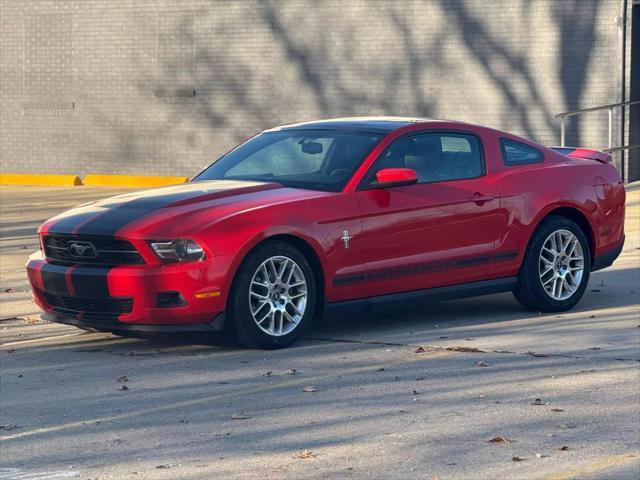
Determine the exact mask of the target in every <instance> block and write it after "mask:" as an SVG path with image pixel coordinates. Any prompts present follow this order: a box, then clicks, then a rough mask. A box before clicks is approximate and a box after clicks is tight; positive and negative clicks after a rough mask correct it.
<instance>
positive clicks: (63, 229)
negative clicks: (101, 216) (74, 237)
mask: <svg viewBox="0 0 640 480" xmlns="http://www.w3.org/2000/svg"><path fill="white" fill-rule="evenodd" d="M96 215H97V213H96V212H95V211H89V212H78V213H75V214H73V215H67V216H64V217H62V218H61V219H60V220H56V221H55V223H54V224H53V225H52V226H51V227H50V228H49V231H50V232H51V233H72V231H73V229H74V228H76V227H78V226H79V225H82V224H83V223H84V222H87V221H89V220H90V219H92V218H93V217H95V216H96Z"/></svg>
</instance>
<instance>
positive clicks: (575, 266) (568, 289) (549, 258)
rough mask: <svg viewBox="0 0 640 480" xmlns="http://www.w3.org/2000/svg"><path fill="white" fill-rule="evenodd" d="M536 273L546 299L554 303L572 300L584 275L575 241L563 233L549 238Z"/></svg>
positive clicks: (581, 254) (574, 237) (577, 242)
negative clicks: (550, 299) (548, 297)
mask: <svg viewBox="0 0 640 480" xmlns="http://www.w3.org/2000/svg"><path fill="white" fill-rule="evenodd" d="M538 272H539V275H540V282H541V283H542V287H543V288H544V291H545V292H546V293H547V295H549V296H550V297H551V298H553V299H554V300H566V299H568V298H569V297H571V296H572V295H573V294H574V293H575V292H576V290H578V287H579V286H580V282H581V281H582V274H583V272H584V253H583V251H582V245H581V244H580V240H578V237H576V236H575V235H574V234H573V233H572V232H570V231H569V230H564V229H562V230H556V231H555V232H553V233H552V234H551V235H549V236H548V237H547V239H546V240H545V241H544V243H543V244H542V250H541V252H540V260H539V262H538Z"/></svg>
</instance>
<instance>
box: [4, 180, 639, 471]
mask: <svg viewBox="0 0 640 480" xmlns="http://www.w3.org/2000/svg"><path fill="white" fill-rule="evenodd" d="M115 193H116V191H115V190H113V189H97V188H93V189H91V188H86V187H76V188H74V189H64V188H33V189H31V188H28V187H2V188H0V194H1V195H2V198H1V204H2V207H1V208H2V226H1V227H0V231H1V232H2V240H1V242H0V249H1V252H0V261H1V268H0V280H1V283H2V288H1V290H0V306H1V308H2V312H1V315H0V317H1V318H2V321H0V341H1V343H2V346H1V347H0V368H1V377H0V479H15V480H17V479H19V478H20V479H27V478H38V479H45V478H67V477H68V478H83V479H95V478H100V479H107V478H114V479H130V478H140V479H178V478H203V479H208V478H238V479H240V478H242V479H253V478H256V479H258V478H259V479H269V478H273V479H282V478H299V477H302V476H304V477H305V478H312V479H313V478H336V479H343V478H354V479H369V478H399V479H407V478H408V479H414V478H415V479H432V478H438V479H442V480H444V479H450V478H461V479H467V478H474V479H476V478H478V479H485V478H486V479H493V478H508V479H521V478H522V479H529V478H531V479H538V478H540V479H543V478H546V479H569V478H580V479H586V480H588V479H595V478H598V479H609V478H610V479H622V480H625V479H636V480H637V479H638V478H640V328H639V327H640V307H639V306H638V301H639V299H640V185H639V184H636V185H634V186H631V187H630V188H629V192H628V202H627V204H628V207H627V243H626V245H625V249H624V251H623V254H622V255H621V257H620V259H619V260H618V261H617V262H616V264H615V265H614V266H613V267H610V268H608V269H606V270H603V271H600V272H596V273H594V274H593V276H592V278H591V281H590V284H589V287H588V289H587V293H586V295H585V297H584V299H583V300H582V301H581V302H580V303H579V304H578V306H577V308H576V309H574V310H572V311H570V312H566V313H563V314H559V315H538V314H536V313H531V312H528V311H525V310H523V309H522V308H521V307H520V306H519V305H518V304H517V303H516V302H515V300H514V299H513V298H512V296H511V295H510V294H500V295H492V296H487V297H479V298H472V299H466V300H460V301H451V302H444V303H438V304H428V303H416V304H412V305H406V306H405V307H403V308H401V309H398V308H395V309H394V308H386V309H384V310H382V309H381V310H376V311H375V312H371V313H364V312H363V313H358V314H354V313H350V314H348V315H347V314H343V315H335V316H333V317H331V318H329V319H328V321H327V322H326V323H324V324H323V325H319V326H318V327H317V328H316V329H315V330H313V331H311V332H310V333H309V335H308V337H307V338H306V339H305V340H304V341H302V342H300V343H298V344H297V345H295V346H294V347H292V348H290V349H286V350H280V351H270V352H267V351H257V350H241V349H238V348H235V347H230V346H224V345H218V344H216V341H215V340H212V341H203V339H201V338H193V337H191V338H189V337H180V338H176V339H173V340H172V341H168V340H158V339H154V340H149V339H131V338H129V339H127V338H119V337H115V336H113V335H110V334H102V333H86V332H82V331H80V330H77V329H74V328H73V327H68V326H62V325H56V324H49V323H44V322H42V321H40V320H39V319H38V317H37V310H36V308H34V305H33V304H32V303H31V302H30V301H29V294H28V288H27V284H26V279H25V276H24V269H23V263H24V260H25V258H26V256H27V255H28V253H30V252H31V250H33V249H35V248H36V245H37V241H36V240H35V237H34V236H33V235H34V232H35V226H36V225H37V224H38V223H39V222H40V221H42V220H44V219H45V218H46V217H47V216H50V215H51V214H53V213H55V212H57V211H59V210H61V209H63V208H64V207H66V206H71V205H74V204H77V203H82V202H85V201H88V200H89V199H91V198H97V197H100V196H110V195H113V194H115ZM6 289H10V290H11V291H10V292H6V293H5V290H6ZM309 387H313V388H309ZM492 439H494V441H492V442H490V441H489V440H492ZM495 439H498V440H495ZM500 440H501V441H500ZM565 447H566V448H565ZM514 459H515V460H514Z"/></svg>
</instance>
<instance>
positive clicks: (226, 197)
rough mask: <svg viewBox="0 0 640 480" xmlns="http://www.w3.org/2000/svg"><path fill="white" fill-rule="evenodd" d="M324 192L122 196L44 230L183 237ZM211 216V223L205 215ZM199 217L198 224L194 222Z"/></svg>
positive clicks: (248, 187)
mask: <svg viewBox="0 0 640 480" xmlns="http://www.w3.org/2000/svg"><path fill="white" fill-rule="evenodd" d="M321 194H323V192H316V191H310V190H302V189H295V188H285V187H284V186H282V185H281V184H279V183H274V182H255V181H236V180H212V181H200V182H190V183H186V184H183V185H176V186H171V187H163V188H157V189H153V190H145V191H140V192H134V193H128V194H124V195H118V196H115V197H111V198H108V199H105V200H100V201H97V202H92V203H89V204H85V205H80V206H79V207H76V208H73V209H71V210H68V211H66V212H64V213H62V214H60V215H58V216H56V217H53V218H51V219H50V220H48V221H47V222H45V223H44V224H43V225H42V226H41V227H40V232H41V233H59V234H67V235H68V234H77V235H107V236H114V235H117V236H129V237H134V238H135V237H139V238H144V237H148V236H149V235H154V236H157V235H160V234H162V235H180V234H181V233H184V232H191V233H193V232H194V230H195V231H197V230H199V227H200V228H201V227H203V226H205V225H203V220H206V222H207V223H211V222H214V221H215V220H216V218H222V217H225V216H228V215H232V214H234V213H237V212H239V211H242V210H245V209H248V208H255V207H256V206H265V205H270V204H273V203H280V202H283V201H287V200H291V199H296V198H300V197H305V196H317V195H321ZM204 210H206V219H203V218H202V215H201V214H202V212H203V211H204ZM195 214H199V215H198V223H195V222H193V220H194V215H195Z"/></svg>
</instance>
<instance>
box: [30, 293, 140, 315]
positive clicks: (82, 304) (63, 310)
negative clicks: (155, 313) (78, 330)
mask: <svg viewBox="0 0 640 480" xmlns="http://www.w3.org/2000/svg"><path fill="white" fill-rule="evenodd" d="M40 293H41V294H42V296H43V297H44V299H45V300H46V302H47V303H48V304H49V305H51V306H52V307H54V311H55V312H56V313H60V314H62V315H67V316H76V315H78V314H83V318H86V319H99V320H102V319H105V320H106V319H109V320H111V319H114V320H115V319H117V318H118V315H121V314H123V313H130V312H131V311H132V310H133V298H132V297H111V298H81V297H70V296H67V295H57V294H54V293H49V292H40Z"/></svg>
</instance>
